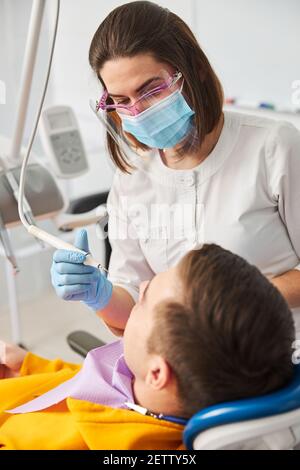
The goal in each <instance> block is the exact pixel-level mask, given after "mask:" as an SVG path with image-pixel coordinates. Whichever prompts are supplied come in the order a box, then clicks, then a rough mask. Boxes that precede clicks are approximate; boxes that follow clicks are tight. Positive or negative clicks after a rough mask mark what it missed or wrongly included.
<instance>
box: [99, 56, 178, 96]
mask: <svg viewBox="0 0 300 470" xmlns="http://www.w3.org/2000/svg"><path fill="white" fill-rule="evenodd" d="M162 71H163V72H164V73H167V74H169V75H172V74H173V73H174V71H175V69H174V68H173V67H171V66H170V65H169V64H165V63H162V62H158V61H157V60H156V59H155V58H154V57H153V56H152V55H150V54H138V55H135V56H133V57H119V58H117V59H112V60H108V61H106V62H105V64H104V65H103V67H102V68H101V70H100V75H101V77H102V80H103V81H104V83H105V86H106V89H107V91H108V94H109V96H110V97H112V99H113V101H114V102H115V103H118V104H120V103H122V104H126V105H130V104H132V103H134V102H135V101H136V100H137V99H138V98H139V97H140V96H141V95H142V94H143V93H144V92H146V91H149V90H150V89H153V88H154V87H155V86H156V84H157V77H159V76H161V74H162Z"/></svg>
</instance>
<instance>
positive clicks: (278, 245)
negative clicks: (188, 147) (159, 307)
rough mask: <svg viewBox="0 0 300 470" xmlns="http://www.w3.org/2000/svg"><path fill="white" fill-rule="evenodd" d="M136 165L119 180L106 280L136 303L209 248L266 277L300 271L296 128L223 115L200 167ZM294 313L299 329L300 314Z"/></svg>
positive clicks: (152, 156)
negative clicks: (142, 287) (142, 289)
mask: <svg viewBox="0 0 300 470" xmlns="http://www.w3.org/2000/svg"><path fill="white" fill-rule="evenodd" d="M138 160H139V163H138V168H137V169H136V170H135V171H133V173H132V174H131V175H128V174H124V173H122V172H120V171H119V170H118V171H117V173H116V175H115V179H114V183H113V186H112V189H111V192H110V195H109V199H108V210H109V237H110V242H111V245H112V249H113V251H112V257H111V262H110V267H109V270H110V279H111V281H112V282H113V283H114V284H115V285H120V286H122V287H123V288H124V289H126V290H127V291H128V292H129V293H130V294H131V295H132V297H133V298H134V299H135V300H136V299H137V296H138V287H139V284H140V282H141V281H143V280H146V279H151V278H152V277H153V276H154V274H156V273H158V272H161V271H164V270H166V269H167V268H168V267H171V266H174V265H175V264H176V263H177V262H178V261H179V260H180V259H181V258H182V257H183V256H184V254H185V253H186V252H187V251H188V250H190V249H192V248H195V247H199V245H201V244H203V243H206V242H207V243H212V242H213V243H217V244H218V245H220V246H222V247H224V248H226V249H229V250H231V251H232V252H234V253H236V254H238V255H240V256H242V257H244V258H245V259H246V260H248V261H249V262H250V263H251V264H254V265H256V266H257V267H258V268H259V269H260V270H261V271H262V273H263V274H264V275H266V276H267V277H268V278H272V277H274V276H278V275H280V274H282V273H284V272H286V271H288V270H290V269H294V268H296V269H300V132H299V131H298V130H297V129H296V128H295V127H294V126H293V125H292V124H289V123H287V122H278V121H274V120H271V119H267V118H261V117H258V116H250V115H245V114H240V113H235V112H228V111H225V112H224V126H223V129H222V132H221V135H220V137H219V140H218V142H217V144H216V146H215V147H214V149H213V151H212V152H211V153H210V154H209V156H208V157H207V158H206V159H205V160H204V161H203V162H202V163H200V164H199V165H198V166H196V167H195V168H193V169H191V170H175V169H171V168H168V167H167V166H165V165H164V163H163V161H162V159H161V156H160V154H159V152H158V151H157V150H152V151H151V152H148V153H147V154H146V155H144V156H143V157H140V158H139V159H138ZM153 208H156V209H155V210H154V209H153ZM168 208H169V209H170V208H172V210H169V211H168ZM116 227H118V230H116ZM126 227H127V228H126ZM128 227H129V231H130V236H128ZM120 228H121V235H120ZM294 313H295V314H296V316H295V319H296V322H297V317H299V320H298V321H299V327H300V308H297V309H294ZM297 329H299V328H298V326H297Z"/></svg>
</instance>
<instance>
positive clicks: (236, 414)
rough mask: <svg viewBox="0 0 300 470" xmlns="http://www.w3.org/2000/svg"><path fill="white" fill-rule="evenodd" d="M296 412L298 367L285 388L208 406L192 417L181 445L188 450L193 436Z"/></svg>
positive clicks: (299, 385)
mask: <svg viewBox="0 0 300 470" xmlns="http://www.w3.org/2000/svg"><path fill="white" fill-rule="evenodd" d="M297 408H300V364H299V365H296V366H295V367H294V377H293V379H292V381H291V382H290V384H289V385H287V386H286V387H285V388H282V389H280V390H277V391H276V392H273V393H269V394H268V395H264V396H261V397H254V398H247V399H243V400H238V401H232V402H227V403H222V404H219V405H214V406H210V407H208V408H205V409H204V410H201V411H199V412H198V413H196V414H195V415H194V416H193V417H192V418H191V419H190V420H189V422H188V423H187V425H186V427H185V429H184V433H183V440H184V444H185V446H186V447H187V448H188V449H192V448H193V441H194V439H195V438H196V436H197V435H198V434H199V433H200V432H202V431H205V430H206V429H209V428H212V427H215V426H221V425H223V424H229V423H234V422H238V421H246V420H250V419H257V418H265V417H267V416H272V415H276V414H280V413H286V412H288V411H292V410H295V409H297Z"/></svg>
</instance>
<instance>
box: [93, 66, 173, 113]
mask: <svg viewBox="0 0 300 470" xmlns="http://www.w3.org/2000/svg"><path fill="white" fill-rule="evenodd" d="M180 78H182V73H181V72H179V71H177V72H175V73H174V74H173V75H172V76H170V77H169V78H168V79H167V80H166V81H165V83H164V84H163V85H160V86H157V87H156V88H153V89H152V90H150V91H148V92H147V93H145V94H144V95H142V96H141V97H140V98H139V99H138V100H137V101H136V102H135V103H133V104H132V105H126V104H106V100H107V98H108V91H107V90H105V91H104V93H103V95H102V96H101V98H100V100H99V101H96V111H97V112H98V111H99V109H102V110H103V111H109V110H114V111H115V110H117V109H126V110H127V111H129V112H130V113H132V114H133V115H136V114H138V113H139V110H138V109H137V108H136V105H137V103H138V102H139V101H141V100H142V99H144V98H147V97H148V96H149V97H150V96H152V95H154V94H155V93H157V92H159V91H162V90H166V89H167V88H170V87H171V86H173V85H175V83H176V82H177V81H178V80H180Z"/></svg>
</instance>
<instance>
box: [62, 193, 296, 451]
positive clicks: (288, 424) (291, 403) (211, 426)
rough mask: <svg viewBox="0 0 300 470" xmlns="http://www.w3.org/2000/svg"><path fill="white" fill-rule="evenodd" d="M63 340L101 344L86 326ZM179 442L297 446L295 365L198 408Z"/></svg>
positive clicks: (209, 446)
mask: <svg viewBox="0 0 300 470" xmlns="http://www.w3.org/2000/svg"><path fill="white" fill-rule="evenodd" d="M107 196H108V192H102V193H99V194H95V195H92V196H86V197H83V198H80V199H78V200H75V201H73V202H72V203H71V204H70V206H69V209H68V212H69V213H72V214H82V213H85V212H89V211H91V210H92V209H94V208H95V207H97V206H99V205H101V204H106V200H107ZM103 229H104V230H106V227H104V228H103ZM104 242H105V267H106V268H107V267H108V264H109V259H110V254H111V246H110V243H109V240H108V238H107V237H106V238H105V240H104ZM67 341H68V344H69V345H70V347H71V348H72V349H73V351H75V352H77V353H78V354H80V355H81V356H83V357H85V356H86V354H87V353H88V352H89V351H90V350H91V349H93V348H97V347H99V346H102V345H103V344H104V343H103V342H102V341H101V340H99V339H98V338H97V337H95V336H93V335H91V334H89V333H87V332H85V331H74V332H72V333H70V334H69V335H68V337H67ZM183 441H184V444H185V446H186V448H187V449H190V450H221V449H223V450H225V449H226V450H227V449H228V450H250V449H251V450H287V449H297V448H299V449H300V364H299V365H297V366H295V372H294V377H293V379H292V381H291V383H290V384H289V385H287V386H286V387H285V388H283V389H281V390H278V391H276V392H274V393H271V394H268V395H265V396H261V397H257V398H250V399H244V400H238V401H234V402H228V403H222V404H219V405H215V406H211V407H209V408H205V409H204V410H201V411H199V412H198V413H196V414H195V415H194V416H193V417H192V418H191V419H190V420H189V421H188V423H187V425H186V427H185V429H184V432H183Z"/></svg>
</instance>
